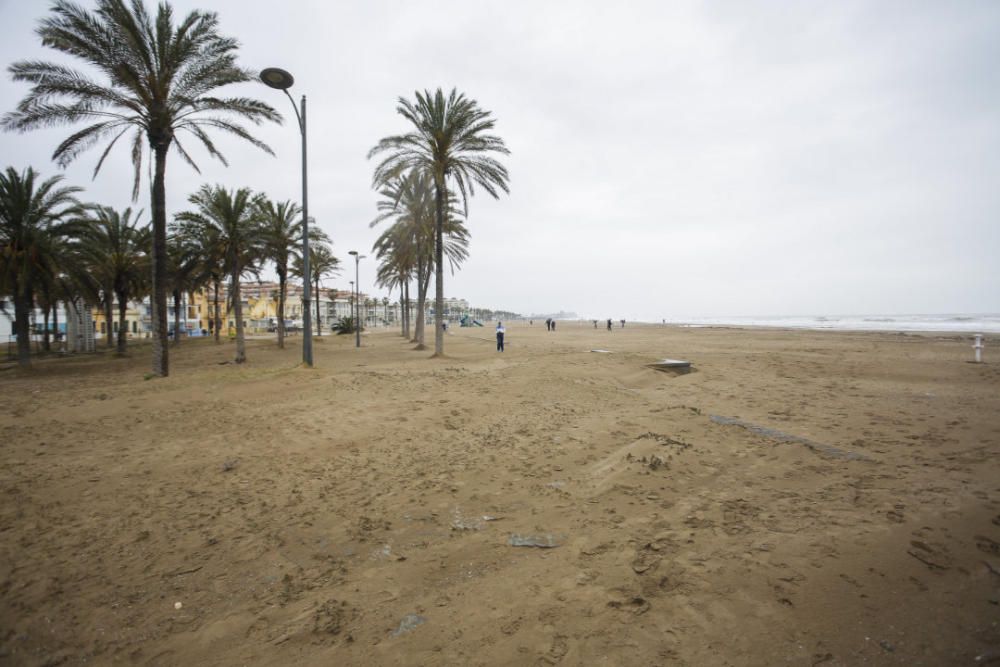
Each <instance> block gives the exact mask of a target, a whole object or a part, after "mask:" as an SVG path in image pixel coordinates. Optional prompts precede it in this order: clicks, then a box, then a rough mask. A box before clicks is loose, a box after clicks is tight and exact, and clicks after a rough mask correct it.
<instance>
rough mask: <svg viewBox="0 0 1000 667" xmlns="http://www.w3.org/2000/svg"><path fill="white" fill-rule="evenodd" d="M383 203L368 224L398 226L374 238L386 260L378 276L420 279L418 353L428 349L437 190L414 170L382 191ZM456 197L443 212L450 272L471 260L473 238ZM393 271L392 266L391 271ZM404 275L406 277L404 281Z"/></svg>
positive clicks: (424, 174) (378, 253)
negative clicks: (426, 317) (426, 333)
mask: <svg viewBox="0 0 1000 667" xmlns="http://www.w3.org/2000/svg"><path fill="white" fill-rule="evenodd" d="M379 194H380V195H382V199H380V200H379V202H378V204H377V208H378V210H379V211H380V214H379V215H378V217H376V218H375V220H373V221H372V223H371V225H370V226H373V227H374V226H375V225H377V224H378V223H379V222H382V221H383V220H387V219H390V218H394V219H395V220H396V222H395V223H394V224H393V225H392V227H390V228H389V229H387V230H386V231H385V232H383V233H382V235H381V236H379V238H378V239H376V241H375V244H374V245H373V251H374V252H375V253H376V257H378V258H379V259H380V260H382V264H381V265H380V268H379V273H378V274H377V276H378V278H379V280H381V281H383V282H386V283H389V282H394V280H395V279H394V278H391V277H390V275H391V273H392V272H393V271H396V272H399V273H400V278H399V280H402V281H404V283H408V281H409V276H410V275H413V276H414V277H415V278H416V280H417V321H416V323H415V327H414V342H415V343H417V347H416V348H415V349H417V350H423V349H426V348H425V347H424V313H425V312H426V300H427V288H428V286H429V285H430V277H431V272H432V271H434V268H435V263H436V260H435V253H434V245H435V241H434V238H435V224H436V223H435V211H434V188H433V182H432V180H431V177H430V175H429V174H428V173H427V172H422V171H419V170H416V169H414V170H412V171H410V172H409V173H408V174H406V175H405V176H403V177H401V178H398V179H396V180H394V181H392V182H390V183H388V184H386V185H384V186H383V187H382V189H381V190H380V192H379ZM455 203H456V202H455V199H454V197H450V196H449V197H448V201H447V206H446V209H445V224H444V238H445V239H446V241H445V247H444V254H445V255H446V256H447V257H448V261H449V263H450V265H451V269H452V272H454V270H455V267H456V266H459V265H460V264H461V263H462V261H463V260H465V258H466V257H468V245H469V236H468V231H467V230H466V228H465V226H464V225H463V224H462V223H461V220H460V219H459V216H460V215H461V213H460V212H459V211H458V210H457V209H456V208H455V206H454V205H455ZM389 267H392V268H389ZM403 276H405V278H404V277H403Z"/></svg>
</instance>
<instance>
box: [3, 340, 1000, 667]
mask: <svg viewBox="0 0 1000 667" xmlns="http://www.w3.org/2000/svg"><path fill="white" fill-rule="evenodd" d="M506 324H508V328H507V351H506V352H504V353H503V354H499V353H497V352H496V351H495V345H494V342H493V335H492V333H493V332H492V328H491V327H487V328H482V329H479V328H476V329H460V328H457V327H454V328H452V330H451V332H450V334H449V335H448V338H447V347H446V351H447V354H448V358H447V359H442V360H438V359H429V358H428V355H429V353H428V352H414V351H412V345H410V344H409V343H407V342H405V341H404V340H403V339H402V338H400V337H399V335H398V332H395V331H380V332H378V333H373V334H371V335H367V336H365V337H364V339H363V344H364V346H363V347H362V348H361V349H355V348H354V347H353V339H352V338H348V337H325V338H323V339H322V340H320V341H318V342H317V343H316V346H315V350H316V351H315V357H316V368H314V369H305V368H301V367H299V366H298V361H299V360H300V358H301V351H300V348H299V347H298V345H299V344H300V339H298V338H291V339H290V341H289V343H290V345H289V347H288V348H286V349H285V350H278V349H277V348H276V346H275V344H274V342H273V341H271V340H267V341H263V340H261V341H251V342H250V343H249V345H248V358H249V361H248V363H246V364H244V365H242V366H237V365H234V364H231V363H224V362H227V361H228V360H230V359H232V357H233V354H234V347H233V345H232V344H231V343H229V342H226V343H223V344H222V345H219V346H216V345H215V344H214V343H213V342H212V341H210V340H194V341H183V342H182V345H181V347H180V348H179V349H175V350H174V351H173V352H172V356H171V363H172V368H171V370H172V374H171V376H170V377H169V378H166V379H155V380H148V381H146V380H144V375H145V374H146V372H147V370H148V365H149V355H148V348H142V347H139V348H137V349H135V350H134V352H133V355H132V356H131V357H130V358H127V359H115V358H113V357H111V356H110V355H102V356H99V357H84V358H78V359H69V360H53V361H43V362H40V363H38V364H36V368H35V369H34V370H33V371H32V372H29V373H24V372H21V371H19V370H17V369H13V370H5V371H3V372H2V373H0V391H2V395H3V408H2V418H0V425H2V427H3V428H2V433H3V444H2V445H0V446H2V452H3V455H2V459H0V492H2V496H0V497H2V505H0V600H2V601H0V664H11V665H55V664H67V665H69V664H80V663H82V662H84V661H85V662H86V663H87V664H112V663H113V664H153V665H195V664H206V665H208V664H211V665H244V664H253V665H292V664H295V665H557V664H559V665H778V664H789V665H824V666H829V665H858V664H872V665H883V664H885V665H897V664H898V665H956V664H965V665H973V664H990V663H991V662H992V663H996V662H998V661H1000V627H998V621H1000V607H998V598H1000V457H998V453H1000V340H997V338H996V337H993V338H990V339H988V340H987V348H986V351H985V352H986V355H985V356H986V360H987V362H989V363H985V364H972V363H969V361H970V360H971V359H972V349H971V342H970V340H969V339H968V338H962V337H958V336H949V335H945V334H942V335H933V334H929V335H898V334H882V333H878V334H874V333H843V332H809V331H780V330H740V329H707V328H705V329H682V328H672V327H658V326H633V325H629V326H627V327H626V328H625V329H621V328H615V329H614V331H612V332H608V331H605V330H604V329H603V328H601V329H597V330H595V329H594V328H593V326H592V325H591V324H589V323H581V324H576V323H570V322H561V323H559V325H558V330H557V331H556V332H553V333H549V332H546V330H545V327H544V324H543V323H538V322H536V323H535V325H534V326H532V327H529V326H527V325H526V324H521V323H506ZM429 333H430V335H431V336H432V335H433V334H432V332H429ZM598 348H599V349H604V350H608V351H610V353H595V352H591V351H590V350H592V349H598ZM666 357H669V358H676V359H684V360H689V361H691V362H692V364H693V368H694V370H693V372H691V373H689V374H686V375H673V374H669V373H665V372H661V371H657V370H653V369H651V368H649V367H647V364H650V363H653V362H655V361H657V360H658V359H662V358H666ZM713 418H714V419H713ZM720 418H723V419H720ZM511 542H515V543H524V542H527V543H529V544H531V543H534V544H540V545H543V546H514V545H512V544H511ZM553 545H554V546H553ZM543 547H544V548H543Z"/></svg>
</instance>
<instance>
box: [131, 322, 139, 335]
mask: <svg viewBox="0 0 1000 667" xmlns="http://www.w3.org/2000/svg"><path fill="white" fill-rule="evenodd" d="M132 333H139V323H138V322H136V321H135V320H132Z"/></svg>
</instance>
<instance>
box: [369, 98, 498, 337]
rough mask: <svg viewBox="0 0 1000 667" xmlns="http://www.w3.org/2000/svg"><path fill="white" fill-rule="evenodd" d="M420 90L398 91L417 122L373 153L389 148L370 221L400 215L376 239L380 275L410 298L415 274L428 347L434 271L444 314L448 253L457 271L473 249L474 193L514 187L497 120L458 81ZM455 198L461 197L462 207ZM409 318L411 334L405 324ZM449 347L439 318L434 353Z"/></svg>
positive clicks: (437, 303) (375, 180)
mask: <svg viewBox="0 0 1000 667" xmlns="http://www.w3.org/2000/svg"><path fill="white" fill-rule="evenodd" d="M414 95H415V98H416V100H415V101H410V100H408V99H406V98H404V97H400V98H399V100H398V104H397V106H396V111H397V112H398V113H399V114H400V115H401V116H403V118H405V119H406V120H407V121H408V122H409V123H410V124H411V125H412V126H413V128H412V130H411V131H410V132H407V133H406V134H399V135H391V136H388V137H385V138H383V139H382V140H381V141H379V142H378V143H377V144H376V145H375V146H374V148H372V149H371V151H369V153H368V157H369V159H370V158H372V157H375V156H377V155H383V154H385V157H383V158H382V161H381V162H379V163H378V164H377V165H376V167H375V171H374V175H373V177H372V186H373V187H374V188H375V189H376V190H378V191H379V194H380V196H381V197H382V199H381V200H380V201H379V204H378V209H379V212H380V213H379V217H377V218H376V219H375V221H374V222H373V223H372V224H373V225H375V224H377V223H379V222H381V221H383V220H386V219H389V218H393V219H395V224H393V226H392V227H390V228H389V229H388V230H386V231H385V232H383V233H382V235H381V236H379V238H378V239H377V240H376V242H375V245H374V251H375V253H376V256H377V257H378V258H379V259H380V264H379V269H378V280H379V282H380V284H382V285H384V286H386V287H390V289H391V288H393V287H396V286H400V285H402V286H403V291H404V297H403V298H404V299H405V300H406V301H408V298H409V297H408V294H405V293H406V292H407V289H408V288H407V285H408V282H409V280H413V279H415V280H416V281H417V299H418V308H417V313H418V314H417V326H416V329H417V334H416V336H415V340H416V342H417V347H418V349H423V347H424V345H423V312H424V309H423V300H424V298H425V297H426V290H427V280H429V276H430V273H431V272H432V271H433V273H434V286H435V287H434V288H435V293H434V312H435V313H437V314H438V319H440V314H441V313H443V312H444V258H445V257H448V260H449V262H450V266H451V269H452V271H453V272H454V270H455V268H456V266H458V265H460V264H461V262H462V260H464V259H465V258H466V257H467V256H468V231H467V230H466V228H465V226H464V224H463V222H462V220H461V218H467V217H468V213H469V202H468V199H469V197H470V196H472V195H473V194H474V193H475V186H477V185H478V186H480V187H481V188H482V189H483V190H485V191H486V192H487V193H488V194H489V195H491V196H492V197H493V198H498V197H499V192H500V191H503V192H509V185H508V183H509V175H508V173H507V168H506V167H505V166H504V165H503V164H502V163H501V162H500V161H499V160H498V159H497V158H496V157H494V155H508V154H509V153H510V151H509V150H508V149H507V146H506V144H505V143H504V141H503V139H501V138H500V137H498V136H496V135H494V134H490V132H491V131H492V130H493V127H494V126H495V123H496V121H495V120H494V119H493V118H492V115H491V114H490V112H489V111H486V110H484V109H482V108H480V107H479V104H478V103H477V102H476V101H475V100H472V99H469V98H467V97H466V96H465V95H463V94H461V93H459V92H458V91H457V90H456V89H452V91H451V93H450V94H449V95H448V96H447V97H446V96H445V94H444V91H443V90H442V89H440V88H438V89H437V91H436V92H434V93H431V92H430V91H429V90H425V91H424V92H423V93H421V92H420V91H417V92H415V93H414ZM456 190H457V193H458V197H457V198H456V194H455V191H456ZM457 199H461V202H462V211H461V215H459V212H458V211H457V210H456V204H457ZM428 227H430V229H428ZM427 232H430V233H427ZM446 239H447V240H446ZM428 250H430V252H428ZM408 310H409V308H404V312H408ZM403 326H404V333H403V335H404V336H406V335H407V332H406V327H407V324H405V323H404V325H403ZM443 355H444V331H443V328H442V327H441V326H435V327H434V356H435V357H439V356H443Z"/></svg>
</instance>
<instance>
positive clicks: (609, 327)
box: [608, 317, 611, 331]
mask: <svg viewBox="0 0 1000 667" xmlns="http://www.w3.org/2000/svg"><path fill="white" fill-rule="evenodd" d="M608 331H611V318H610V317H609V318H608Z"/></svg>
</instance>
